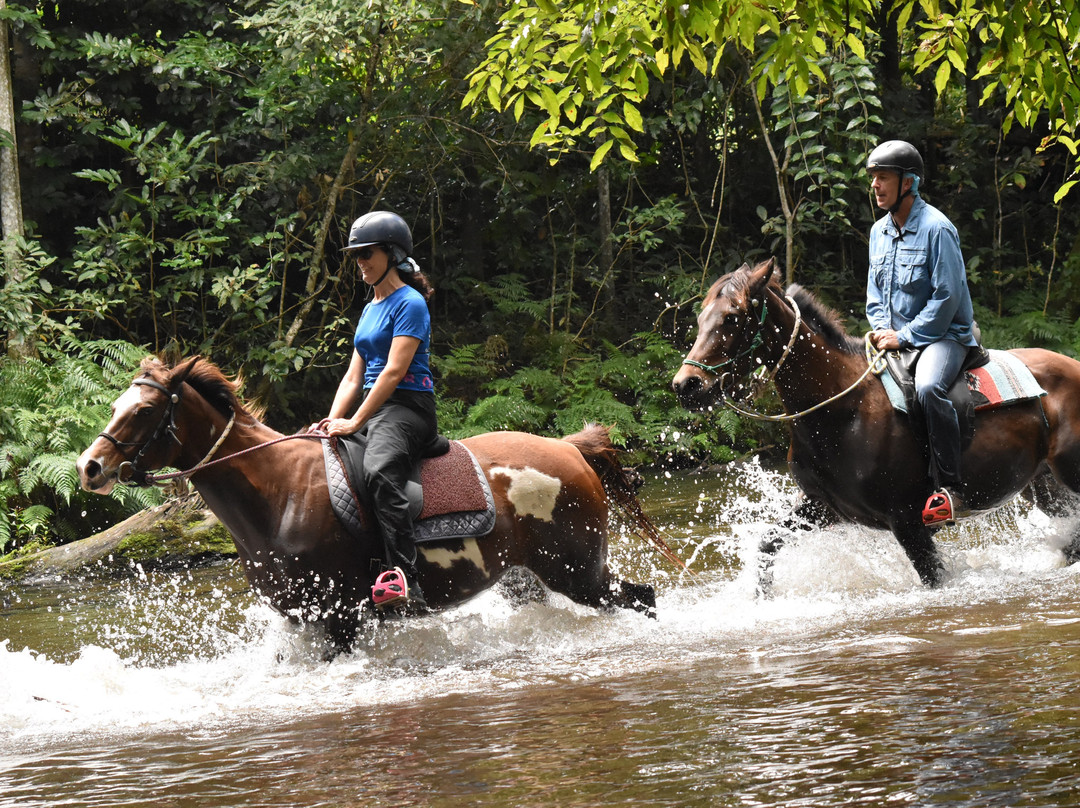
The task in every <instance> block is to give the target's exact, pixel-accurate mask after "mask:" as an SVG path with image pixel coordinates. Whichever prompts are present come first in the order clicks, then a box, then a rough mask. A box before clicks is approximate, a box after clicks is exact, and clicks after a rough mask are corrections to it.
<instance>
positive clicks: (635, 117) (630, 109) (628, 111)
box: [623, 101, 645, 132]
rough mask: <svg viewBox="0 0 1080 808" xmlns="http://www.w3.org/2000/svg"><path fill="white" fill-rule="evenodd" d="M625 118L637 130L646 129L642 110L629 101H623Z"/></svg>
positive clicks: (627, 123)
mask: <svg viewBox="0 0 1080 808" xmlns="http://www.w3.org/2000/svg"><path fill="white" fill-rule="evenodd" d="M623 120H624V121H626V125H627V126H629V127H630V128H631V129H633V130H634V131H635V132H644V131H645V122H644V121H643V120H642V117H641V111H640V110H639V109H638V108H637V107H636V106H634V105H633V104H631V103H630V102H629V101H626V102H624V103H623Z"/></svg>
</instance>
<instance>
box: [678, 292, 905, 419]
mask: <svg viewBox="0 0 1080 808" xmlns="http://www.w3.org/2000/svg"><path fill="white" fill-rule="evenodd" d="M784 299H785V300H787V302H788V304H789V305H790V306H791V308H792V310H793V311H794V312H795V326H794V327H793V328H792V329H791V337H790V338H789V339H788V341H787V345H785V346H784V351H783V353H781V354H780V359H779V360H777V362H776V366H775V367H774V368H773V369H772V370H770V371H768V372H767V373H766V375H765V378H764V381H765V382H771V381H773V380H775V379H776V374H777V373H779V372H780V368H781V367H783V365H784V362H785V361H787V358H788V356H790V355H791V351H792V349H793V348H794V347H795V341H796V340H797V339H798V337H799V328H800V327H801V326H802V311H800V309H799V304H798V303H796V302H795V299H794V298H792V297H791V296H789V295H785V296H784ZM758 324H759V326H764V324H765V301H762V304H761V317H760V318H759V320H758ZM762 342H763V338H762V336H761V328H760V327H759V329H758V331H757V333H756V334H755V335H754V339H753V341H752V342H751V343H750V346H749V347H748V348H746V349H745V350H743V351H741V352H739V353H738V354H736V355H735V356H731V357H728V358H727V359H725V360H724V361H723V362H719V363H718V364H715V365H706V364H705V363H703V362H698V361H695V360H693V359H684V360H683V364H684V365H691V366H693V367H696V368H700V369H702V370H704V371H705V372H706V373H711V374H712V375H714V376H719V377H720V378H719V381H718V383H719V385H720V396H721V397H722V398H723V400H724V406H726V407H728V408H729V409H731V410H733V411H734V412H736V413H738V414H739V415H742V416H745V417H747V418H754V419H756V420H758V421H794V420H795V419H796V418H802V417H803V416H804V415H809V414H810V413H812V412H815V411H817V410H820V409H821V408H822V407H827V406H828V405H829V404H832V403H833V402H834V401H837V400H838V399H841V398H843V397H844V396H846V395H847V394H848V393H850V392H851V391H852V390H854V389H855V388H856V387H858V386H859V385H860V384H862V382H863V380H864V379H865V378H866V377H867V376H869V375H870V374H871V373H880V372H881V362H882V357H883V356H884V354H885V352H884V351H882V350H878V351H877V353H876V355H871V353H872V352H871V345H870V335H869V334H867V335H866V355H867V362H868V363H869V366H868V367H867V369H866V371H865V372H864V373H863V374H862V375H861V376H859V378H858V379H856V380H855V382H854V383H853V384H851V385H850V386H849V387H847V388H846V389H845V390H842V391H841V392H839V393H837V394H836V395H834V396H830V397H829V398H827V399H825V400H824V401H820V402H818V403H817V404H815V405H813V406H812V407H808V408H807V409H805V410H801V411H799V412H794V413H790V414H789V413H784V414H783V415H766V414H765V413H760V412H754V411H752V410H747V409H743V408H742V407H740V406H739V405H738V404H737V403H736V402H735V400H734V399H733V398H732V397H731V396H730V395H728V392H727V390H725V389H724V384H723V381H724V379H723V377H724V375H726V374H725V373H721V372H720V371H721V370H722V369H723V368H724V367H725V366H727V365H729V364H731V363H732V362H734V361H735V360H737V359H740V358H742V357H744V356H747V355H751V354H753V353H754V352H755V351H756V350H757V349H758V348H759V347H761V344H762Z"/></svg>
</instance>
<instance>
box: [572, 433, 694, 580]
mask: <svg viewBox="0 0 1080 808" xmlns="http://www.w3.org/2000/svg"><path fill="white" fill-rule="evenodd" d="M563 440H564V441H566V442H567V443H570V444H572V445H573V446H574V447H575V448H576V449H577V450H578V451H579V452H581V456H582V457H584V458H585V462H586V463H588V464H589V466H590V467H591V468H592V470H593V471H595V472H596V476H597V477H599V478H600V483H601V484H602V485H603V486H604V492H605V493H606V494H607V496H608V499H610V500H611V501H612V502H614V503H615V504H616V505H617V506H618V508H619V510H620V511H622V512H623V514H624V515H626V517H627V518H628V519H630V521H631V523H632V526H633V529H634V532H635V534H636V535H638V536H643V537H644V538H646V539H648V540H649V542H650V543H651V544H652V545H653V546H654V547H655V548H656V549H657V550H658V551H659V552H660V555H662V556H663V557H664V558H666V559H667V560H668V561H670V562H671V563H672V564H674V565H675V566H676V567H678V568H679V569H683V570H687V572H689V568H688V567H687V566H686V564H685V563H683V561H682V559H681V558H679V557H678V556H677V555H675V551H674V550H672V549H671V548H670V547H669V546H668V543H667V542H666V541H664V539H663V537H662V536H661V535H660V530H659V529H658V528H657V527H656V525H655V524H653V521H652V520H651V519H650V518H649V517H648V516H647V515H646V513H645V511H644V510H643V509H642V507H641V502H640V501H639V500H638V497H637V492H638V490H639V489H640V488H641V486H642V485H643V484H644V482H645V481H644V480H643V479H642V478H641V475H640V474H638V473H637V472H636V471H634V470H633V469H628V468H626V467H624V466H623V464H622V463H621V462H620V461H619V452H618V450H617V449H616V448H615V446H614V444H612V442H611V430H610V429H609V428H608V427H606V426H602V425H600V424H585V428H584V429H582V430H581V431H580V432H577V433H575V434H573V435H567V436H566V437H564V438H563Z"/></svg>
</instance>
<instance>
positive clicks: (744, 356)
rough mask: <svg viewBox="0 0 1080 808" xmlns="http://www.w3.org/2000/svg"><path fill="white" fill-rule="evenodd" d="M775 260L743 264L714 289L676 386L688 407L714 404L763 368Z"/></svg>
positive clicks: (696, 407)
mask: <svg viewBox="0 0 1080 808" xmlns="http://www.w3.org/2000/svg"><path fill="white" fill-rule="evenodd" d="M774 270H775V262H774V260H773V259H771V258H770V259H769V260H768V261H763V262H762V263H760V264H758V265H757V266H756V267H754V268H753V269H751V268H750V265H749V264H743V265H742V266H741V267H739V268H738V269H737V270H735V271H734V272H731V273H728V274H727V275H724V276H723V277H722V278H720V280H718V281H717V282H716V283H714V284H713V285H712V288H710V289H709V292H708V294H707V295H706V296H705V300H704V301H702V304H701V312H700V313H699V314H698V335H697V339H696V340H695V341H694V346H693V347H692V348H691V349H690V353H688V354H687V355H686V358H685V359H684V360H683V364H682V367H681V368H680V369H679V372H678V373H676V374H675V378H674V379H673V380H672V383H671V386H672V389H674V391H675V393H676V395H677V396H678V397H679V401H680V403H681V404H682V405H683V406H684V407H686V408H687V409H703V408H705V407H707V406H709V405H710V404H711V403H712V402H713V401H714V400H715V398H716V396H717V394H718V393H719V392H720V391H721V390H723V389H724V388H725V386H727V385H732V384H734V383H735V382H736V381H737V380H739V379H742V378H743V377H745V376H747V375H748V374H749V373H751V372H752V371H753V370H755V369H756V368H757V367H758V366H760V360H759V358H758V357H757V356H756V353H757V350H758V348H759V347H760V346H761V342H762V326H763V325H764V322H765V316H766V305H765V295H766V290H767V288H768V286H769V284H770V283H773V282H774V278H773V274H774Z"/></svg>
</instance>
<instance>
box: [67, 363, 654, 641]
mask: <svg viewBox="0 0 1080 808" xmlns="http://www.w3.org/2000/svg"><path fill="white" fill-rule="evenodd" d="M230 419H234V420H233V421H232V423H231V428H230ZM283 438H285V436H283V435H281V434H280V433H278V432H275V431H274V430H272V429H270V427H268V426H266V425H264V424H262V423H261V422H260V421H259V420H258V418H257V417H256V416H255V415H253V414H252V412H251V411H249V410H248V409H246V408H245V407H244V405H243V404H242V403H241V401H240V400H239V399H238V397H237V385H236V384H235V383H234V382H232V381H230V380H229V379H227V378H226V377H225V376H224V375H223V374H222V373H221V371H220V370H219V369H218V368H217V367H215V366H214V365H213V364H211V363H210V362H207V361H205V360H200V359H199V358H198V357H196V358H194V359H190V360H187V361H186V362H184V363H181V364H178V365H177V366H175V367H167V366H166V365H164V364H163V363H161V362H160V361H158V360H156V359H148V360H146V361H144V362H143V364H142V367H141V372H140V374H139V375H138V376H136V378H135V380H134V381H133V383H132V385H131V387H129V388H128V390H127V391H126V392H125V393H124V394H123V395H121V396H120V397H119V398H118V399H117V400H116V401H115V402H114V404H113V415H112V419H111V420H110V421H109V424H108V426H107V427H106V428H105V431H104V432H103V433H101V435H100V436H99V437H98V438H97V439H96V440H95V441H94V442H93V443H92V444H91V445H90V447H89V448H87V449H86V451H85V452H83V453H82V455H81V456H80V457H79V460H78V471H79V478H80V481H81V482H82V486H83V488H84V489H86V490H87V491H96V492H98V493H101V494H107V493H109V492H110V491H111V490H112V488H113V486H114V485H115V484H116V483H117V482H118V481H120V482H124V481H125V480H126V479H128V478H130V477H134V481H135V482H139V481H142V482H145V481H146V474H147V472H149V471H153V470H156V469H160V468H162V467H164V466H172V467H174V468H177V469H181V470H194V469H196V467H197V466H205V467H204V468H198V470H194V471H192V472H191V473H190V477H191V481H192V483H193V485H194V486H195V488H196V490H197V491H198V492H199V494H201V495H202V497H203V499H204V500H205V501H206V503H207V505H208V506H209V507H210V509H211V510H213V512H214V513H215V514H216V515H217V516H218V518H219V519H221V521H222V523H223V524H224V525H225V527H226V528H228V530H229V531H230V532H231V533H232V535H233V538H234V539H235V542H236V547H237V550H238V552H239V555H240V558H241V560H242V562H243V566H244V571H245V573H246V575H247V579H248V581H249V582H250V584H251V586H252V587H253V589H254V590H255V591H256V592H258V593H259V594H260V595H261V596H262V597H264V598H266V599H267V600H268V601H269V603H270V604H271V605H272V606H273V607H274V608H275V609H277V611H279V612H281V613H282V614H284V615H288V616H290V617H293V618H296V619H299V620H303V621H309V622H313V623H320V624H322V625H323V626H324V628H325V630H326V634H327V637H328V639H329V640H330V641H331V642H332V643H333V646H334V649H335V650H343V649H347V648H348V647H349V646H350V645H351V643H352V642H353V641H354V638H355V635H356V631H357V629H358V627H359V625H360V621H361V618H362V614H363V612H364V606H363V604H364V602H365V601H366V600H367V599H368V598H369V596H370V592H371V586H372V583H373V577H374V573H376V572H378V570H377V569H375V570H374V571H373V569H372V566H373V565H372V563H371V562H372V560H373V559H375V558H377V557H378V556H379V555H380V554H381V550H382V543H381V539H380V538H379V537H378V536H377V535H370V536H364V537H362V538H357V537H355V536H354V535H352V534H350V533H349V532H348V531H347V530H346V529H345V528H344V527H343V526H342V524H341V523H340V521H339V520H338V518H337V517H336V516H335V514H334V512H333V510H332V507H331V503H330V499H329V488H328V484H327V476H326V471H325V468H324V461H323V451H322V447H321V445H320V442H319V439H318V438H316V437H311V436H305V437H303V438H300V437H297V439H283ZM462 442H463V443H464V444H465V445H466V446H467V447H468V448H469V450H471V452H472V453H473V455H474V456H475V458H476V460H477V461H478V462H479V464H480V466H481V467H482V469H483V470H484V473H485V475H486V476H487V478H488V480H489V481H490V485H491V489H492V494H493V498H494V501H495V506H496V512H497V516H496V520H495V527H494V529H493V530H492V532H491V533H490V534H488V535H487V536H485V537H483V538H480V539H473V538H467V539H457V540H450V541H441V542H435V543H431V544H428V543H425V544H422V545H420V552H419V558H418V562H417V568H418V571H419V574H420V584H421V586H422V587H423V590H424V593H425V595H426V597H427V602H428V605H429V606H430V607H431V608H433V609H441V608H446V607H449V606H453V605H455V604H458V603H461V602H463V601H465V600H467V599H469V598H471V597H473V596H474V595H476V594H478V593H480V592H481V591H483V590H485V589H487V588H488V587H490V586H492V585H493V584H494V583H496V582H497V581H498V580H499V578H500V577H502V575H503V574H504V573H505V572H506V571H507V570H509V569H511V568H513V567H526V568H528V569H529V570H531V571H532V572H533V573H535V575H536V576H537V577H538V578H539V579H540V580H541V581H542V582H543V583H544V584H545V585H546V586H548V587H549V588H550V589H552V590H554V591H556V592H560V593H562V594H564V595H566V596H567V597H569V598H570V599H571V600H573V601H576V602H577V603H581V604H585V605H588V606H595V607H600V608H611V607H616V606H618V607H623V608H631V609H637V610H639V611H644V612H646V613H649V614H652V613H653V611H654V606H655V598H654V594H653V589H652V587H651V586H647V585H641V584H631V583H627V582H625V581H620V580H618V579H616V578H615V577H614V576H613V575H612V573H611V572H610V570H609V569H608V565H607V549H608V548H607V521H608V499H607V496H606V492H605V487H606V488H607V489H608V491H609V492H610V493H611V494H612V495H613V498H614V499H615V500H616V501H617V502H619V503H620V504H621V505H623V506H629V509H630V511H631V512H634V511H636V515H635V517H634V518H635V520H636V524H635V527H636V528H637V529H639V530H645V531H646V532H648V531H649V529H650V528H651V524H650V523H649V522H648V519H647V518H646V517H645V516H644V514H642V513H641V511H640V509H639V508H637V500H636V497H635V494H634V489H633V487H632V480H631V477H630V475H629V474H628V473H627V472H626V471H625V470H624V469H623V468H622V467H621V465H620V464H619V462H618V459H617V458H616V453H615V450H614V448H613V447H612V445H611V442H610V441H609V440H608V435H607V430H606V429H604V428H603V427H596V426H592V427H587V428H586V429H585V430H584V431H583V432H581V433H579V434H577V435H573V436H571V437H568V438H564V439H562V440H556V439H552V438H542V437H537V436H534V435H526V434H522V433H517V432H496V433H489V434H485V435H478V436H476V437H473V438H468V439H467V440H464V441H462ZM267 444H268V445H267ZM253 447H260V448H258V449H253ZM245 450H251V451H247V452H245ZM210 455H214V456H215V460H212V461H210V460H209V456H210ZM218 458H220V459H218ZM208 461H209V462H208ZM651 529H652V530H653V531H655V528H651ZM661 543H662V542H661Z"/></svg>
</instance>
